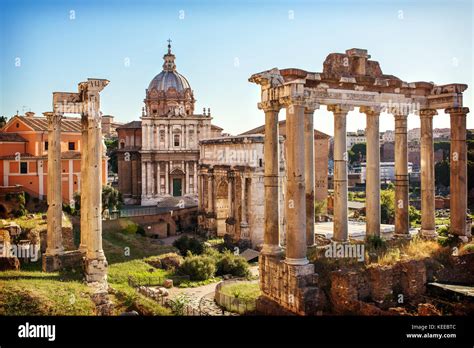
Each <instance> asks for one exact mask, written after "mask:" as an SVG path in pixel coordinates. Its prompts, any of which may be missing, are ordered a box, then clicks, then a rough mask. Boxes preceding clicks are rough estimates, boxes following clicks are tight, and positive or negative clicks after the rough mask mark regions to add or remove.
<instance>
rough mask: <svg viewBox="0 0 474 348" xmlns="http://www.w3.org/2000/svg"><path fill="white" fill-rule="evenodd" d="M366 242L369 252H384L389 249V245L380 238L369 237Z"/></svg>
mask: <svg viewBox="0 0 474 348" xmlns="http://www.w3.org/2000/svg"><path fill="white" fill-rule="evenodd" d="M365 241H366V246H367V249H368V251H369V252H371V251H383V250H386V249H387V243H386V242H385V241H384V240H383V239H382V238H381V237H379V236H373V235H371V236H368V237H367V238H366V240H365Z"/></svg>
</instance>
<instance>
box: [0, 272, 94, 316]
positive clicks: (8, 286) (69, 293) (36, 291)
mask: <svg viewBox="0 0 474 348" xmlns="http://www.w3.org/2000/svg"><path fill="white" fill-rule="evenodd" d="M68 278H69V275H66V276H65V277H64V276H62V275H61V274H60V273H43V272H25V271H8V272H1V273H0V288H1V289H2V290H1V291H0V315H7V316H8V315H50V316H51V315H95V305H94V303H93V302H92V300H91V297H90V295H91V290H90V288H89V287H88V286H87V285H85V284H83V283H80V282H78V281H69V280H68Z"/></svg>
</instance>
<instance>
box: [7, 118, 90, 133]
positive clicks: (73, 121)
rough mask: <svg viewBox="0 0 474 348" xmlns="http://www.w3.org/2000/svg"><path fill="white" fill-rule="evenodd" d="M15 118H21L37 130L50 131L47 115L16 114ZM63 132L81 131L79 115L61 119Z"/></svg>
mask: <svg viewBox="0 0 474 348" xmlns="http://www.w3.org/2000/svg"><path fill="white" fill-rule="evenodd" d="M15 118H16V119H19V120H21V121H22V122H23V123H25V124H26V125H28V126H29V127H31V128H33V129H34V130H35V131H39V132H46V131H48V120H47V119H46V117H26V116H15V117H14V118H13V119H15ZM13 119H12V120H13ZM61 132H64V133H81V119H80V118H79V117H64V118H63V119H62V120H61Z"/></svg>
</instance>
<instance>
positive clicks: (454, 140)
mask: <svg viewBox="0 0 474 348" xmlns="http://www.w3.org/2000/svg"><path fill="white" fill-rule="evenodd" d="M468 112H469V108H465V107H458V108H449V109H446V113H448V114H449V115H450V117H451V158H450V184H449V188H450V212H451V230H450V232H451V234H454V235H457V236H460V237H463V239H465V241H466V242H467V230H466V211H467V146H466V115H467V113H468Z"/></svg>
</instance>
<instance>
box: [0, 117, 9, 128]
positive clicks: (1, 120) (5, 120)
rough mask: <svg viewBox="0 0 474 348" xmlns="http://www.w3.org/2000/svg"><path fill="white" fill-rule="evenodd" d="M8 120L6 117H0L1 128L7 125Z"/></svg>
mask: <svg viewBox="0 0 474 348" xmlns="http://www.w3.org/2000/svg"><path fill="white" fill-rule="evenodd" d="M7 121H8V118H7V117H6V116H0V128H2V127H3V126H4V125H6V124H7Z"/></svg>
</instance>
